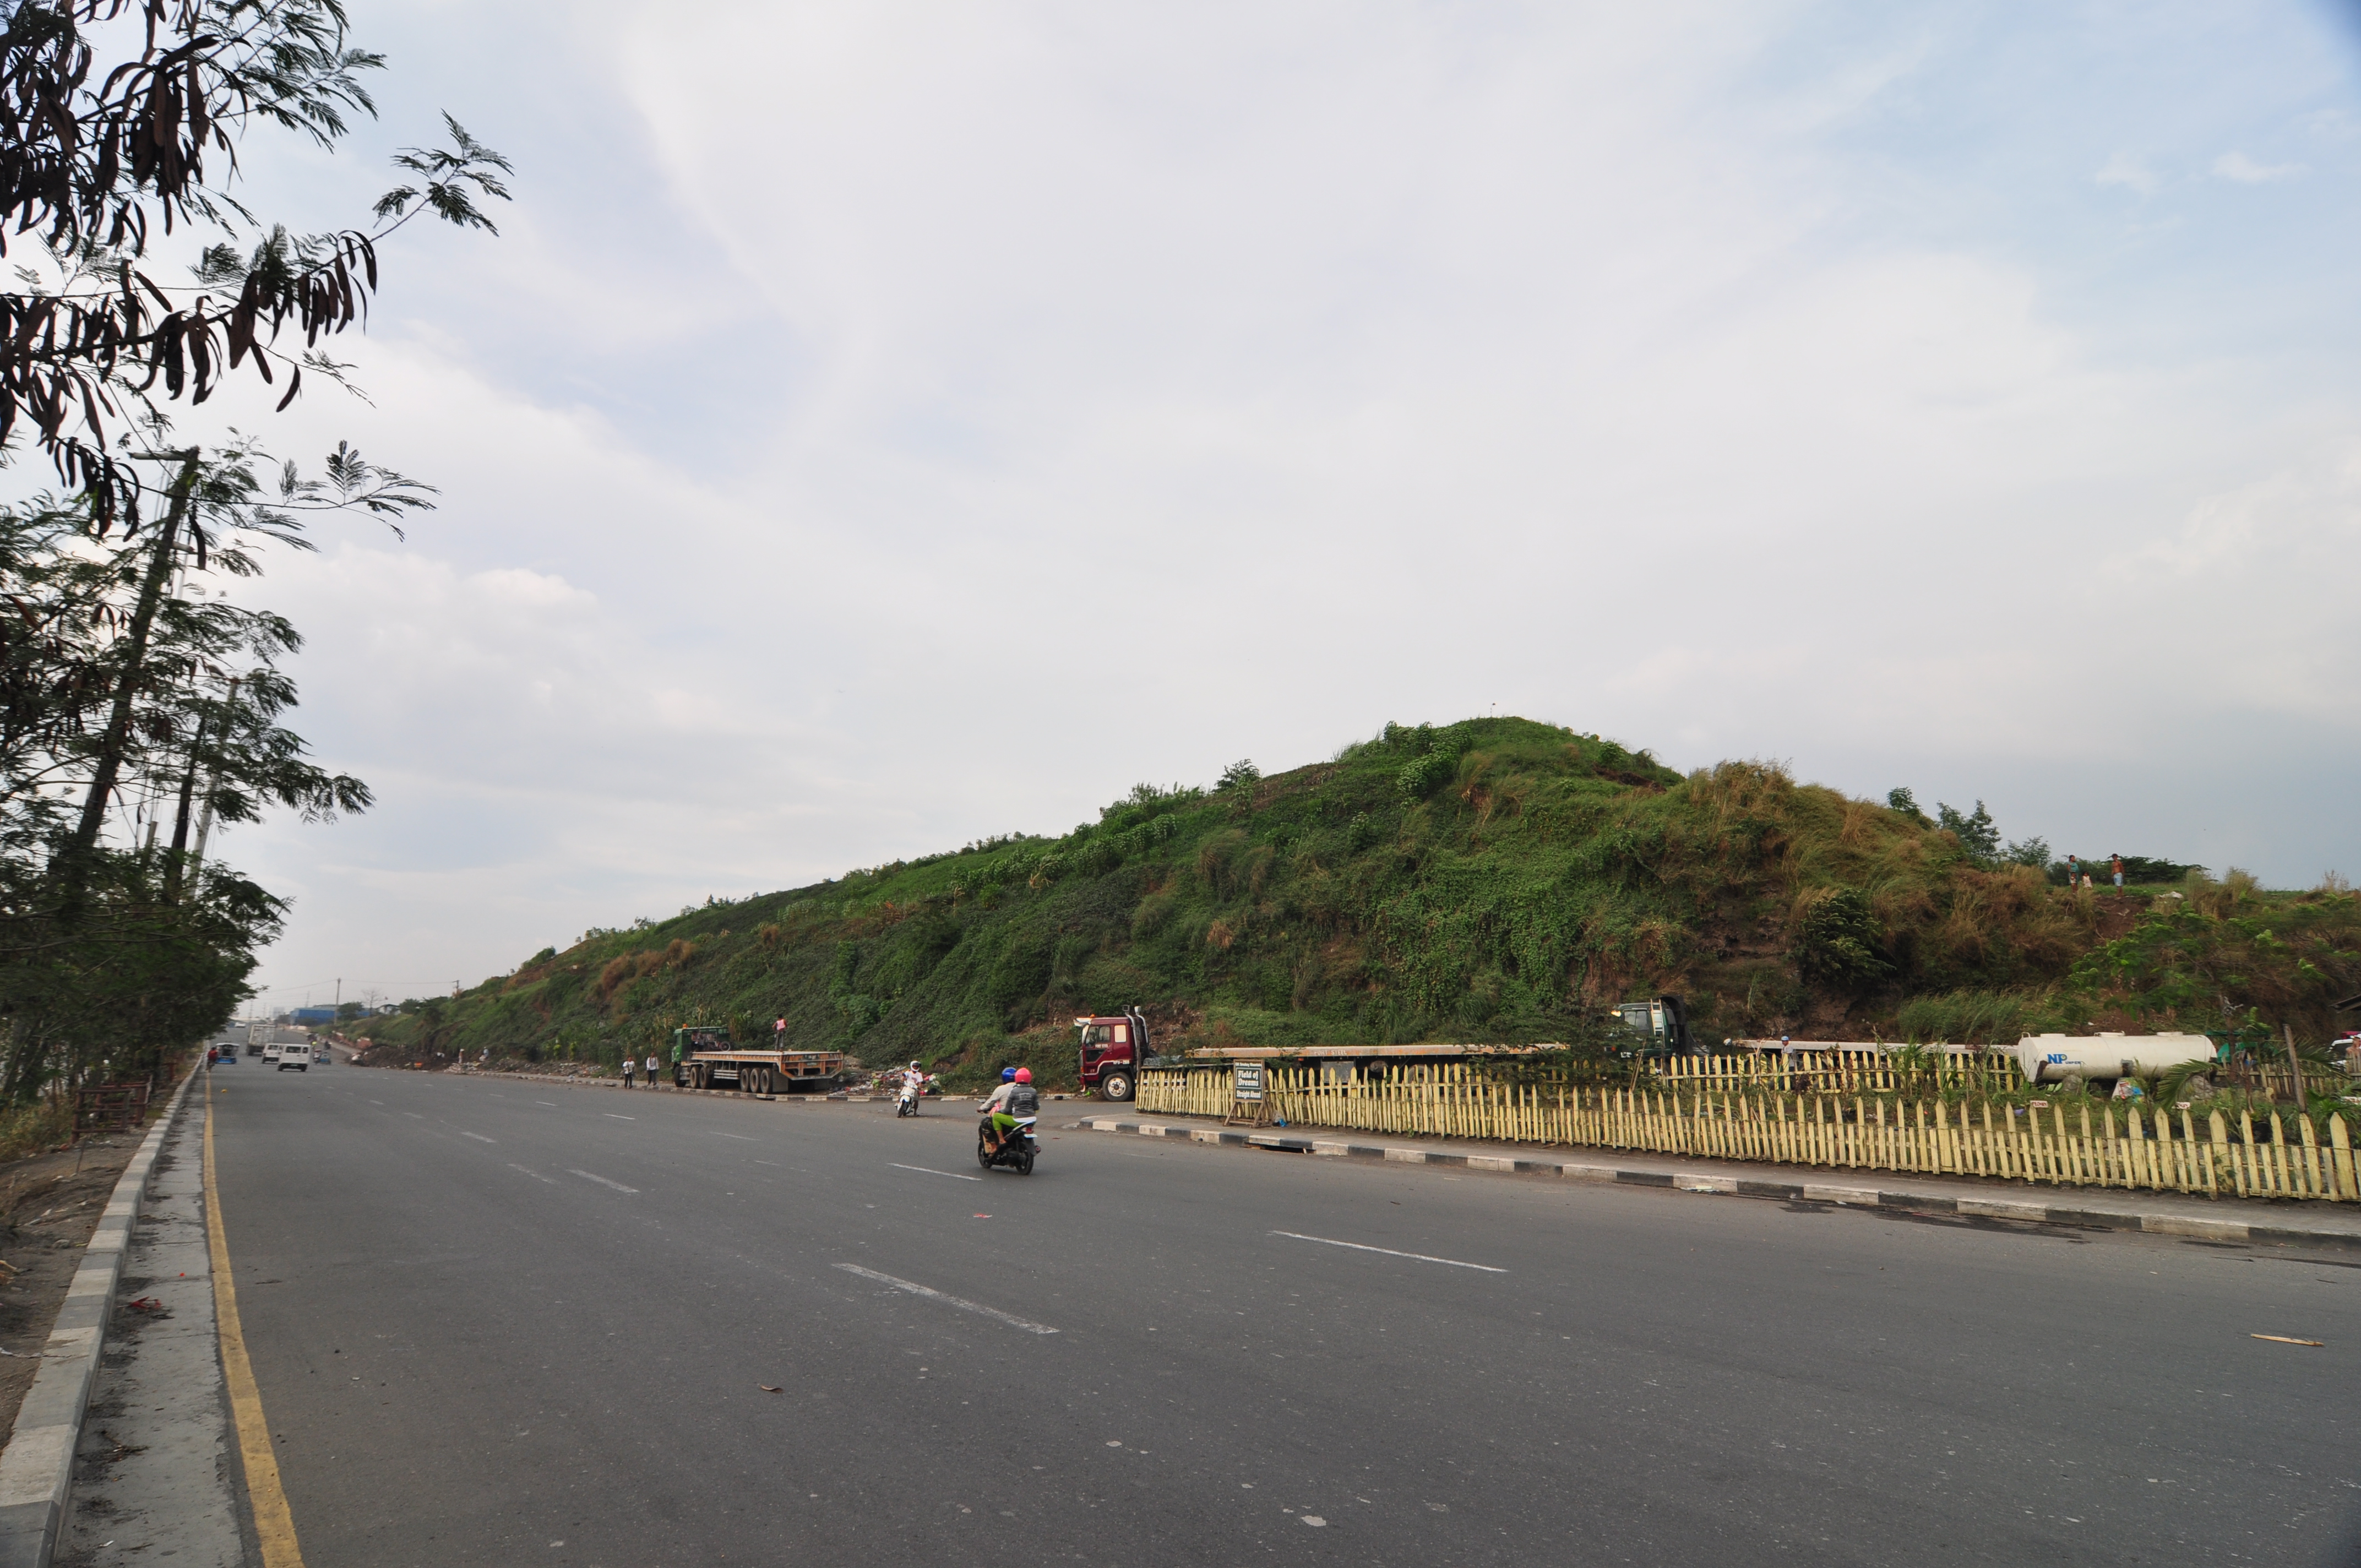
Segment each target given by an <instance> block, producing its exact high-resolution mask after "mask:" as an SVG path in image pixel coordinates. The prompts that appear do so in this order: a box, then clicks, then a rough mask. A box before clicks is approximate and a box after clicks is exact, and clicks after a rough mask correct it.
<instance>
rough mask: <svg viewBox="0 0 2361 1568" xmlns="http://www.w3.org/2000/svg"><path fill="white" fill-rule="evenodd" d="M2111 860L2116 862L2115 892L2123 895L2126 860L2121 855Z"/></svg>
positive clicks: (2112, 857)
mask: <svg viewBox="0 0 2361 1568" xmlns="http://www.w3.org/2000/svg"><path fill="white" fill-rule="evenodd" d="M2109 858H2110V859H2111V860H2113V861H2114V872H2115V891H2116V892H2117V893H2121V892H2123V890H2124V858H2123V857H2122V856H2121V855H2114V856H2111V857H2109Z"/></svg>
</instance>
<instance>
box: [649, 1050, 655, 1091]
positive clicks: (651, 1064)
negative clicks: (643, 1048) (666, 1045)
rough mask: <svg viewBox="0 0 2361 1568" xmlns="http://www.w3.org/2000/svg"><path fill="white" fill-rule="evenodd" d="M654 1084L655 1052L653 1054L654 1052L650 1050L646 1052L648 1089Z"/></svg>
mask: <svg viewBox="0 0 2361 1568" xmlns="http://www.w3.org/2000/svg"><path fill="white" fill-rule="evenodd" d="M655 1086H656V1054H655V1052H653V1051H650V1052H649V1053H648V1087H649V1088H650V1089H653V1088H654V1087H655Z"/></svg>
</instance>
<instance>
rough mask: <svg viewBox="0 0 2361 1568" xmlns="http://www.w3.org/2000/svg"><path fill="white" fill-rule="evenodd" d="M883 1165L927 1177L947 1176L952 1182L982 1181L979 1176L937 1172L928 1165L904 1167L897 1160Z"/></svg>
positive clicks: (954, 1171) (954, 1172)
mask: <svg viewBox="0 0 2361 1568" xmlns="http://www.w3.org/2000/svg"><path fill="white" fill-rule="evenodd" d="M885 1163H886V1164H887V1165H890V1166H892V1167H893V1168H895V1169H896V1170H916V1171H921V1172H923V1173H925V1174H926V1175H928V1176H948V1177H950V1179H952V1180H953V1181H982V1180H983V1177H981V1176H962V1175H961V1174H960V1173H959V1172H958V1171H956V1170H937V1169H936V1168H934V1167H933V1166H930V1165H904V1164H903V1163H902V1162H901V1161H900V1160H898V1159H889V1160H887V1161H886V1162H885Z"/></svg>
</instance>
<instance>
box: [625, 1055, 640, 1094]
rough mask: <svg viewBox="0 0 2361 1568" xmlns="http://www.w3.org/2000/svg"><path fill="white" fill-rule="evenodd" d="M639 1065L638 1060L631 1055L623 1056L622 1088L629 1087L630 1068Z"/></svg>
mask: <svg viewBox="0 0 2361 1568" xmlns="http://www.w3.org/2000/svg"><path fill="white" fill-rule="evenodd" d="M639 1065H640V1064H639V1063H638V1061H636V1060H635V1059H633V1058H631V1057H625V1058H623V1087H624V1088H626V1089H629V1088H630V1087H631V1070H632V1069H634V1068H636V1067H638V1066H639Z"/></svg>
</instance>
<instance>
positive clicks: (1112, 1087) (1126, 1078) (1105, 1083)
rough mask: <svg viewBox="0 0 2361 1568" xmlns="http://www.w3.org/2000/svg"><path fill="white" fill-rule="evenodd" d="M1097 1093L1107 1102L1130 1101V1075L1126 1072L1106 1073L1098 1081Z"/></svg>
mask: <svg viewBox="0 0 2361 1568" xmlns="http://www.w3.org/2000/svg"><path fill="white" fill-rule="evenodd" d="M1099 1092H1100V1093H1101V1094H1104V1095H1105V1096H1106V1097H1107V1098H1108V1099H1109V1100H1115V1101H1123V1100H1128V1099H1130V1098H1131V1074H1129V1073H1127V1072H1111V1073H1108V1074H1107V1075H1106V1076H1105V1077H1104V1078H1102V1079H1100V1080H1099Z"/></svg>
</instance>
